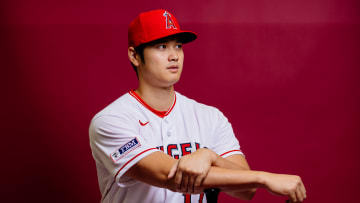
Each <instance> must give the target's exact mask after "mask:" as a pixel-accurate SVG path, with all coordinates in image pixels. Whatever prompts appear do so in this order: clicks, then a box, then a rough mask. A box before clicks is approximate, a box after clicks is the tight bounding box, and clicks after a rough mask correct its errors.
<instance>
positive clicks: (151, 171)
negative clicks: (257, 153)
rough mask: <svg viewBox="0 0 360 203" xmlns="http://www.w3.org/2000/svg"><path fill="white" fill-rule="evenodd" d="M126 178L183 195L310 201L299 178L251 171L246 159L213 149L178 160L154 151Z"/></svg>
mask: <svg viewBox="0 0 360 203" xmlns="http://www.w3.org/2000/svg"><path fill="white" fill-rule="evenodd" d="M126 175H128V176H130V177H132V178H134V179H137V180H139V181H142V182H145V183H148V184H150V185H154V186H157V187H162V188H167V189H169V190H172V191H176V192H182V193H201V192H202V191H203V190H204V189H206V188H211V187H216V188H219V189H220V190H221V191H224V192H226V193H228V194H230V195H232V196H234V197H237V198H240V199H251V197H252V196H253V195H254V193H255V188H260V187H263V188H266V189H267V190H269V192H271V193H274V194H278V195H285V196H288V197H289V198H290V200H291V201H293V202H301V201H303V199H305V198H306V191H305V187H304V185H303V183H302V181H301V179H300V177H298V176H293V175H283V174H274V173H267V172H262V171H251V170H249V166H248V164H247V162H246V160H245V158H244V157H242V156H241V155H233V156H230V157H228V158H226V159H225V158H222V157H220V156H219V155H217V154H216V153H215V152H213V151H211V150H209V149H199V150H197V151H196V152H194V153H192V154H189V155H186V156H184V157H182V158H181V159H180V160H175V159H173V158H172V157H170V156H168V155H166V154H165V153H163V152H154V153H152V154H150V155H148V156H146V157H145V158H143V159H142V160H140V161H139V162H138V163H137V164H135V165H134V166H133V167H131V168H130V169H129V170H128V171H127V173H126Z"/></svg>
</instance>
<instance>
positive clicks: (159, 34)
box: [128, 9, 197, 47]
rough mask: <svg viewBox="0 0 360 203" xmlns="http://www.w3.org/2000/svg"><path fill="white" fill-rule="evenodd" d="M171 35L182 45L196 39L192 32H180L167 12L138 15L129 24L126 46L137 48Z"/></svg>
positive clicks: (173, 17) (174, 20)
mask: <svg viewBox="0 0 360 203" xmlns="http://www.w3.org/2000/svg"><path fill="white" fill-rule="evenodd" d="M172 35H176V36H177V37H178V38H179V39H180V40H181V41H182V43H184V44H185V43H188V42H191V41H193V40H195V39H196V38H197V34H196V33H194V32H192V31H182V30H181V29H180V26H179V24H178V22H177V20H176V18H175V16H174V15H173V14H171V13H170V12H169V11H166V10H163V9H159V10H153V11H148V12H144V13H140V14H139V15H138V16H137V17H136V18H135V19H134V20H133V21H132V22H131V23H130V26H129V32H128V37H129V38H128V40H129V41H128V46H129V47H137V46H139V45H141V44H145V43H149V42H152V41H154V40H158V39H161V38H165V37H169V36H172Z"/></svg>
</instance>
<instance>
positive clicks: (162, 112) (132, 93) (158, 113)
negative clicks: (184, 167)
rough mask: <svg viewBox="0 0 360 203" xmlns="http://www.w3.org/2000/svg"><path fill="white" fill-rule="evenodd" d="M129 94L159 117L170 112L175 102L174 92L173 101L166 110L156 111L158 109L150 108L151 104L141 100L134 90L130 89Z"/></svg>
mask: <svg viewBox="0 0 360 203" xmlns="http://www.w3.org/2000/svg"><path fill="white" fill-rule="evenodd" d="M129 94H130V95H131V96H133V97H134V98H135V99H136V100H137V101H138V102H140V104H142V105H143V106H144V107H145V108H147V109H149V110H150V111H151V112H153V113H154V114H156V115H157V116H159V117H160V118H164V117H165V116H167V115H169V113H170V112H171V110H173V108H174V106H175V103H176V94H175V92H174V102H173V104H172V105H171V107H170V108H169V109H168V110H167V111H158V110H156V109H154V108H152V107H151V106H149V105H148V104H147V103H146V102H145V101H144V100H142V99H141V97H140V96H139V95H138V94H136V92H135V91H134V90H131V91H130V92H129Z"/></svg>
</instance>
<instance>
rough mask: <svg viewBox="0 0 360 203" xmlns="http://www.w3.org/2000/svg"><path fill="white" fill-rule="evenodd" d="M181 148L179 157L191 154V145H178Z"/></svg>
mask: <svg viewBox="0 0 360 203" xmlns="http://www.w3.org/2000/svg"><path fill="white" fill-rule="evenodd" d="M180 147H181V156H185V155H187V154H191V143H184V144H180Z"/></svg>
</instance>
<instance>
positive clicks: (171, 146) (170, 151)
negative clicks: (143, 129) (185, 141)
mask: <svg viewBox="0 0 360 203" xmlns="http://www.w3.org/2000/svg"><path fill="white" fill-rule="evenodd" d="M173 150H178V146H177V145H176V144H169V145H168V146H167V153H168V155H170V156H172V157H173V158H174V159H179V155H173Z"/></svg>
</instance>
